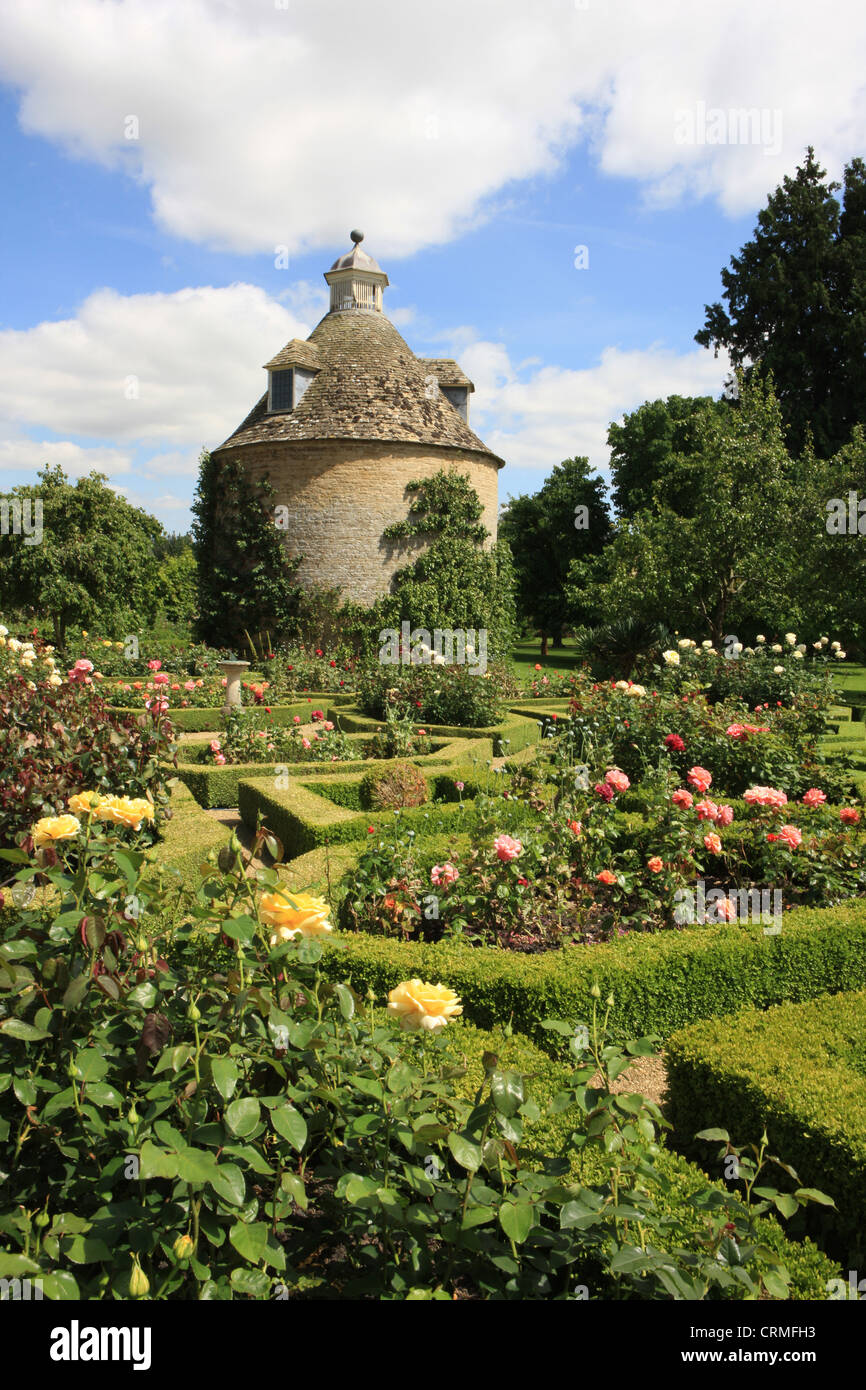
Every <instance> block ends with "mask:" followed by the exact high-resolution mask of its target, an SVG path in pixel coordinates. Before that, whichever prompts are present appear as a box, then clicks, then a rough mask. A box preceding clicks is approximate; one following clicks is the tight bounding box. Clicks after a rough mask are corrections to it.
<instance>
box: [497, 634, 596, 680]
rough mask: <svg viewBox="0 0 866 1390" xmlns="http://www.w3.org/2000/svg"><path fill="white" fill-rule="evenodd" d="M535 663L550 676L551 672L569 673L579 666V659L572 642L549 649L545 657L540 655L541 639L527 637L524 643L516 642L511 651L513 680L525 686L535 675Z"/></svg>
mask: <svg viewBox="0 0 866 1390" xmlns="http://www.w3.org/2000/svg"><path fill="white" fill-rule="evenodd" d="M536 662H538V663H539V665H540V666H541V667H542V670H544V671H546V672H547V673H548V674H550V673H551V672H552V671H560V672H562V671H571V670H574V669H575V668H576V667H578V666H579V665H580V657H579V656H578V654H577V650H576V648H575V645H574V642H572V641H570V640H566V643H565V645H564V646H562V647H551V648H550V649H549V652H548V655H547V656H544V657H543V656H542V655H541V639H540V638H538V637H527V638H526V640H525V641H523V642H518V643H517V645H516V646H515V647H512V649H511V660H510V665H511V670H512V673H513V675H514V679H515V680H516V681H519V682H520V684H521V685H525V684H527V683H528V682H529V681H531V680H532V678H533V676H534V675H535V674H536V671H535V664H536Z"/></svg>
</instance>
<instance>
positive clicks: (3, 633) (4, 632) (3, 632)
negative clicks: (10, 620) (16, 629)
mask: <svg viewBox="0 0 866 1390" xmlns="http://www.w3.org/2000/svg"><path fill="white" fill-rule="evenodd" d="M8 636H9V629H8V627H4V626H3V624H2V623H0V637H8Z"/></svg>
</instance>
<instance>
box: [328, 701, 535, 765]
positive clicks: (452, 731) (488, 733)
mask: <svg viewBox="0 0 866 1390" xmlns="http://www.w3.org/2000/svg"><path fill="white" fill-rule="evenodd" d="M338 714H339V719H340V725H341V727H342V728H343V729H344V730H345V732H347V733H359V734H361V733H367V734H372V733H375V731H376V729H381V728H383V727H384V724H385V720H384V719H371V718H370V717H369V715H366V714H364V712H363V710H362V709H361V707H360V706H359V705H348V706H343V707H341V708H340V709H339V711H338ZM335 717H336V716H335ZM424 729H425V730H426V732H427V733H428V734H430V736H431V738H481V739H489V740H491V741H492V745H493V752H494V754H495V755H496V756H497V757H499V756H500V755H502V754H506V753H516V752H518V751H519V750H520V749H521V748H525V747H526V745H527V744H530V743H537V742H538V736H539V729H538V723H537V721H536V720H535V719H531V718H528V717H527V716H526V715H523V714H506V716H505V718H504V719H502V720H500V722H499V723H498V724H490V725H488V726H487V727H481V726H473V725H466V726H460V725H458V724H427V723H426V722H425V724H424Z"/></svg>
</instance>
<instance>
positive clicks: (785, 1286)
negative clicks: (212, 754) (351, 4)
mask: <svg viewBox="0 0 866 1390" xmlns="http://www.w3.org/2000/svg"><path fill="white" fill-rule="evenodd" d="M262 848H263V837H259V838H258V839H257V841H256V843H255V845H254V847H253V850H254V852H255V851H260V850H261V849H262ZM239 851H240V846H239V845H238V844H237V842H230V843H229V844H228V845H227V846H225V847H224V849H223V851H221V853H220V855H219V862H218V864H217V863H212V864H211V865H207V866H205V868H204V870H203V872H202V876H201V877H200V880H199V883H198V885H197V886H196V888H195V889H194V890H192V891H191V892H190V893H189V894H188V895H183V896H184V897H186V901H183V902H180V903H177V902H174V906H173V908H172V902H173V901H174V900H175V899H176V898H177V896H178V895H177V891H176V889H166V887H165V885H163V884H162V883H161V882H160V881H159V880H158V878H156V877H154V876H153V875H152V874H149V873H148V872H147V871H146V869H145V866H144V863H143V860H142V857H141V856H138V855H136V854H134V853H133V852H131V851H125V850H124V849H123V848H122V846H120V845H119V844H118V843H117V839H116V837H113V836H112V835H110V834H105V835H97V836H95V837H93V838H92V839H91V840H90V841H89V842H88V858H87V862H86V864H85V866H84V869H83V876H82V875H76V874H74V873H73V872H72V871H71V869H70V866H69V865H67V864H65V863H64V862H63V861H62V859H61V860H60V861H59V862H58V863H57V864H55V865H54V866H52V867H50V868H47V869H46V870H45V877H46V878H47V880H48V881H49V883H50V884H51V886H52V888H53V889H54V892H55V895H56V903H55V905H53V906H52V907H50V908H48V907H46V906H43V905H39V906H34V907H32V908H30V909H24V910H22V911H21V912H20V914H19V915H18V916H17V918H16V919H13V920H11V921H9V920H4V922H3V937H2V941H0V961H2V968H0V987H2V989H3V991H4V994H5V995H6V1001H5V1003H6V1012H5V1014H4V1017H3V1018H2V1020H0V1035H2V1038H3V1041H4V1044H5V1049H6V1050H5V1054H4V1055H5V1058H6V1059H7V1061H6V1070H5V1072H4V1074H3V1077H2V1082H0V1165H2V1169H3V1171H4V1174H5V1180H4V1185H3V1192H2V1197H0V1239H2V1250H0V1253H2V1256H3V1268H4V1271H5V1276H13V1277H33V1276H35V1277H36V1278H38V1279H40V1280H41V1283H42V1287H43V1290H44V1292H45V1293H47V1295H48V1297H49V1298H51V1299H59V1300H79V1299H90V1300H94V1299H95V1300H98V1299H100V1298H101V1297H103V1296H105V1295H106V1294H110V1297H112V1298H115V1299H136V1298H138V1299H144V1298H150V1299H160V1300H164V1299H183V1300H188V1299H205V1300H211V1299H231V1298H236V1297H240V1298H243V1297H247V1298H254V1299H259V1300H265V1299H269V1298H273V1297H274V1296H275V1294H277V1293H279V1292H281V1291H282V1293H283V1296H285V1295H289V1296H292V1297H295V1298H301V1299H303V1298H316V1297H329V1298H333V1297H334V1295H335V1293H336V1294H338V1295H339V1296H341V1297H344V1298H356V1297H374V1298H379V1299H400V1300H403V1299H406V1298H411V1299H440V1298H441V1299H443V1300H444V1299H448V1300H449V1301H450V1300H452V1299H453V1298H455V1297H457V1296H459V1295H460V1294H467V1293H468V1294H469V1295H470V1296H473V1297H479V1298H482V1299H518V1298H519V1299H522V1300H526V1299H545V1300H548V1299H551V1298H554V1299H566V1298H573V1297H575V1296H581V1290H584V1291H585V1292H588V1291H589V1287H590V1286H591V1287H592V1290H593V1292H595V1293H600V1294H602V1296H604V1295H607V1296H610V1297H616V1298H619V1299H628V1298H654V1297H655V1298H663V1299H664V1298H670V1297H674V1298H687V1299H703V1298H719V1297H721V1298H744V1297H747V1298H757V1297H763V1298H787V1297H789V1296H790V1295H791V1293H792V1291H793V1290H794V1289H796V1288H797V1287H798V1279H799V1280H800V1281H801V1282H802V1279H803V1274H802V1273H800V1272H799V1271H800V1269H801V1268H803V1266H802V1264H801V1262H799V1261H798V1262H797V1265H798V1267H797V1268H795V1270H791V1269H789V1268H788V1267H787V1264H786V1260H785V1258H784V1256H785V1254H786V1250H785V1248H784V1247H783V1248H782V1250H781V1252H780V1254H781V1258H780V1254H777V1253H776V1251H774V1249H773V1247H772V1243H771V1242H766V1241H764V1240H763V1239H762V1236H763V1233H764V1231H765V1229H766V1222H765V1220H764V1218H765V1215H766V1212H767V1210H768V1206H769V1203H768V1201H767V1199H766V1198H763V1197H762V1199H761V1200H760V1201H758V1202H757V1203H754V1204H753V1205H751V1206H749V1207H744V1205H743V1204H742V1203H741V1202H740V1201H739V1200H737V1199H736V1198H728V1197H727V1196H726V1195H725V1193H724V1192H722V1191H721V1190H720V1189H719V1188H718V1187H713V1186H712V1185H708V1184H704V1187H703V1190H700V1191H698V1192H696V1193H695V1194H694V1196H693V1198H692V1200H691V1201H690V1203H689V1204H688V1206H689V1208H690V1212H691V1211H694V1212H698V1213H700V1214H701V1217H702V1221H701V1229H700V1231H699V1232H697V1231H696V1230H695V1228H694V1218H693V1216H692V1215H691V1214H690V1213H689V1214H687V1213H686V1212H685V1211H684V1210H681V1209H680V1207H679V1206H678V1205H677V1204H676V1203H673V1204H672V1203H671V1202H670V1195H669V1194H670V1187H669V1184H668V1182H667V1179H666V1176H665V1174H664V1172H663V1171H660V1170H659V1169H658V1168H657V1166H656V1162H657V1155H658V1150H657V1147H656V1143H655V1140H656V1137H657V1134H658V1130H659V1126H660V1122H661V1116H660V1113H659V1110H658V1107H657V1106H656V1105H655V1104H654V1103H653V1102H650V1101H647V1100H645V1099H644V1098H641V1097H637V1096H626V1095H624V1094H623V1093H619V1094H614V1093H613V1092H612V1090H611V1083H612V1081H613V1078H614V1077H616V1076H617V1075H619V1074H620V1073H621V1072H622V1071H623V1069H624V1068H625V1067H626V1065H627V1064H628V1061H629V1060H630V1059H631V1058H633V1057H635V1056H642V1055H646V1054H647V1053H649V1052H651V1051H652V1050H653V1045H652V1042H651V1040H649V1039H638V1040H636V1041H634V1042H629V1043H628V1044H627V1045H626V1048H625V1050H621V1049H620V1048H619V1047H617V1046H615V1045H611V1044H609V1043H608V1039H607V1033H606V1028H607V1021H608V1020H607V1014H606V1015H605V1017H604V1018H603V1019H602V1018H600V1017H599V1016H598V1011H597V1009H596V1007H595V1001H593V1007H592V1010H591V1011H590V1014H589V1016H588V1020H587V1025H586V1026H582V1027H575V1025H574V1024H571V1023H564V1022H561V1021H557V1020H554V1021H548V1026H549V1027H550V1028H553V1029H554V1030H555V1032H556V1035H557V1036H558V1037H560V1045H562V1037H561V1035H564V1036H565V1037H567V1038H568V1039H569V1053H568V1055H569V1067H568V1074H567V1075H566V1076H565V1077H564V1078H563V1082H562V1084H561V1085H560V1086H559V1087H558V1089H557V1090H556V1091H555V1093H554V1094H553V1095H552V1096H550V1095H549V1094H548V1095H545V1092H544V1087H543V1086H542V1087H541V1088H540V1089H539V1098H538V1099H536V1098H535V1097H534V1096H533V1094H532V1078H531V1076H529V1075H527V1074H525V1073H524V1072H522V1071H518V1070H516V1069H515V1068H514V1067H503V1066H501V1065H500V1062H499V1058H498V1057H497V1056H496V1055H495V1054H492V1053H490V1052H487V1051H484V1052H482V1057H481V1064H482V1066H481V1075H480V1076H478V1072H477V1071H475V1073H474V1075H473V1077H472V1081H473V1083H474V1082H476V1078H477V1082H478V1084H475V1085H473V1086H472V1088H471V1091H470V1088H469V1087H461V1086H459V1085H456V1084H455V1083H456V1082H459V1081H460V1080H462V1078H463V1076H464V1073H465V1072H466V1070H467V1069H466V1067H465V1065H460V1066H458V1067H455V1060H456V1058H455V1048H454V1044H453V1043H451V1044H449V1042H448V1040H447V1037H446V1038H445V1039H443V1038H442V1037H441V1036H440V1035H438V1034H437V1033H436V1031H435V1030H436V1029H437V1028H440V1027H442V1026H443V1024H445V1025H447V1020H448V1017H449V1016H450V1017H452V1018H453V1017H455V1016H456V1015H458V1014H459V1013H460V1012H461V1007H460V1001H459V999H458V998H457V996H456V995H455V994H454V992H453V991H452V990H450V989H448V988H447V987H446V986H442V985H436V986H433V985H430V984H425V983H423V982H422V981H420V980H412V981H405V982H403V983H402V985H401V988H400V989H398V990H395V991H394V992H393V994H392V997H391V1001H390V1003H389V1010H388V1014H393V1015H395V1016H396V1017H399V1019H400V1020H401V1022H402V1025H403V1026H404V1027H406V1028H413V1027H414V1029H415V1030H416V1032H414V1033H409V1032H405V1031H404V1032H401V1031H400V1030H399V1029H398V1028H397V1027H395V1021H396V1018H395V1019H392V1018H390V1017H388V1016H379V1014H378V1010H377V1009H376V1008H375V1002H374V1001H368V1002H367V1003H365V1001H364V1000H362V999H361V998H360V997H359V996H358V995H357V994H356V993H355V992H354V991H353V990H352V989H351V988H350V987H349V986H348V985H347V984H345V983H343V982H341V981H337V982H335V983H330V982H329V981H328V980H327V979H326V978H324V977H323V976H322V974H321V972H320V970H319V965H320V962H321V959H322V946H321V941H320V937H321V936H322V935H323V934H324V933H326V932H327V931H328V930H329V925H328V923H327V908H326V905H324V904H321V903H318V902H317V901H316V900H314V899H313V900H304V899H296V900H294V901H292V900H288V899H286V898H285V897H282V896H281V895H280V894H278V893H277V892H276V891H275V890H276V889H277V887H278V879H277V875H276V873H275V872H274V871H273V870H255V871H253V873H252V875H251V873H250V870H251V862H252V861H251V859H245V858H243V857H242V856H241V854H240V852H239ZM210 857H211V859H212V860H216V858H217V856H215V855H211V856H210ZM34 869H35V866H32V867H31V866H27V867H25V868H23V869H21V870H20V872H19V875H18V879H19V881H21V882H24V883H26V882H27V881H29V879H30V878H31V877H32V875H33V873H34ZM130 900H131V901H133V902H134V903H135V905H136V906H135V910H134V911H132V912H131V911H130V907H129V904H130ZM58 908H59V911H58V910H57V909H58ZM166 910H169V911H170V912H171V911H173V916H174V922H173V925H172V929H170V930H168V931H166V930H165V925H164V919H165V912H166ZM190 911H192V913H193V914H194V916H195V919H196V921H195V925H194V927H193V928H190V927H189V926H187V925H186V918H187V916H188V915H189V913H190ZM298 934H299V939H295V937H296V936H298ZM226 957H228V961H229V962H230V968H229V969H228V970H226V968H225V958H226ZM232 958H233V959H232ZM608 1013H609V1010H608ZM457 1026H458V1030H459V1025H457ZM467 1041H468V1039H467ZM476 1041H477V1040H476ZM443 1044H444V1045H443ZM456 1050H457V1054H458V1056H459V1037H458V1039H457V1046H456ZM525 1055H526V1053H525V1050H524V1056H525ZM519 1060H521V1058H520V1055H519V1053H518V1055H517V1056H516V1057H515V1061H519ZM528 1060H529V1061H530V1062H531V1060H532V1056H531V1054H530V1055H529V1057H528ZM596 1073H600V1075H601V1084H600V1085H596V1086H595V1087H594V1088H593V1089H592V1090H591V1091H590V1090H588V1089H587V1083H588V1082H589V1081H590V1079H591V1078H592V1077H593V1076H594V1075H595V1074H596ZM331 1100H334V1101H336V1103H335V1104H331V1103H330V1102H331ZM556 1115H560V1116H562V1117H563V1119H564V1120H567V1121H568V1122H569V1123H567V1124H564V1125H563V1127H562V1129H559V1128H558V1127H556V1128H554V1129H553V1130H552V1129H550V1128H549V1127H548V1128H547V1129H546V1130H544V1129H542V1130H541V1131H540V1136H539V1137H540V1139H541V1142H542V1143H543V1142H544V1141H546V1140H549V1139H551V1138H553V1139H554V1140H557V1141H558V1142H556V1143H555V1145H554V1147H553V1149H552V1151H549V1153H548V1156H547V1157H545V1155H544V1152H543V1151H539V1147H538V1142H537V1140H536V1134H535V1131H536V1129H537V1127H538V1126H539V1124H540V1123H541V1122H542V1120H543V1118H545V1117H547V1118H550V1117H553V1116H556ZM589 1115H591V1116H592V1122H591V1123H589V1124H587V1117H588V1116H589ZM613 1138H615V1139H616V1143H609V1142H607V1141H608V1140H609V1139H613ZM586 1145H589V1146H590V1147H596V1148H597V1149H598V1153H599V1162H600V1170H598V1171H596V1172H595V1173H593V1174H592V1176H591V1177H590V1176H589V1173H588V1171H587V1175H586V1177H584V1178H583V1179H582V1180H580V1179H579V1180H578V1181H576V1182H574V1183H572V1184H569V1185H564V1184H562V1182H561V1174H562V1173H563V1172H564V1171H567V1170H568V1165H569V1160H570V1155H571V1153H572V1150H573V1148H574V1147H575V1146H576V1147H577V1148H583V1147H584V1146H586ZM524 1155H525V1156H524ZM94 1174H96V1175H97V1181H94ZM620 1204H621V1205H622V1206H626V1207H628V1206H631V1207H632V1208H633V1209H635V1210H639V1211H640V1220H639V1221H638V1222H635V1223H633V1225H628V1224H625V1225H624V1224H623V1223H622V1222H621V1221H620V1212H619V1205H620ZM731 1237H733V1239H731ZM777 1249H778V1242H777ZM814 1272H815V1271H814V1270H813V1277H814ZM5 1276H4V1277H5Z"/></svg>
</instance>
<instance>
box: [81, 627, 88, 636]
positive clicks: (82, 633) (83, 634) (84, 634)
mask: <svg viewBox="0 0 866 1390" xmlns="http://www.w3.org/2000/svg"><path fill="white" fill-rule="evenodd" d="M81 636H82V637H86V636H87V633H86V632H85V631H84V629H83V628H82V629H81Z"/></svg>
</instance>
